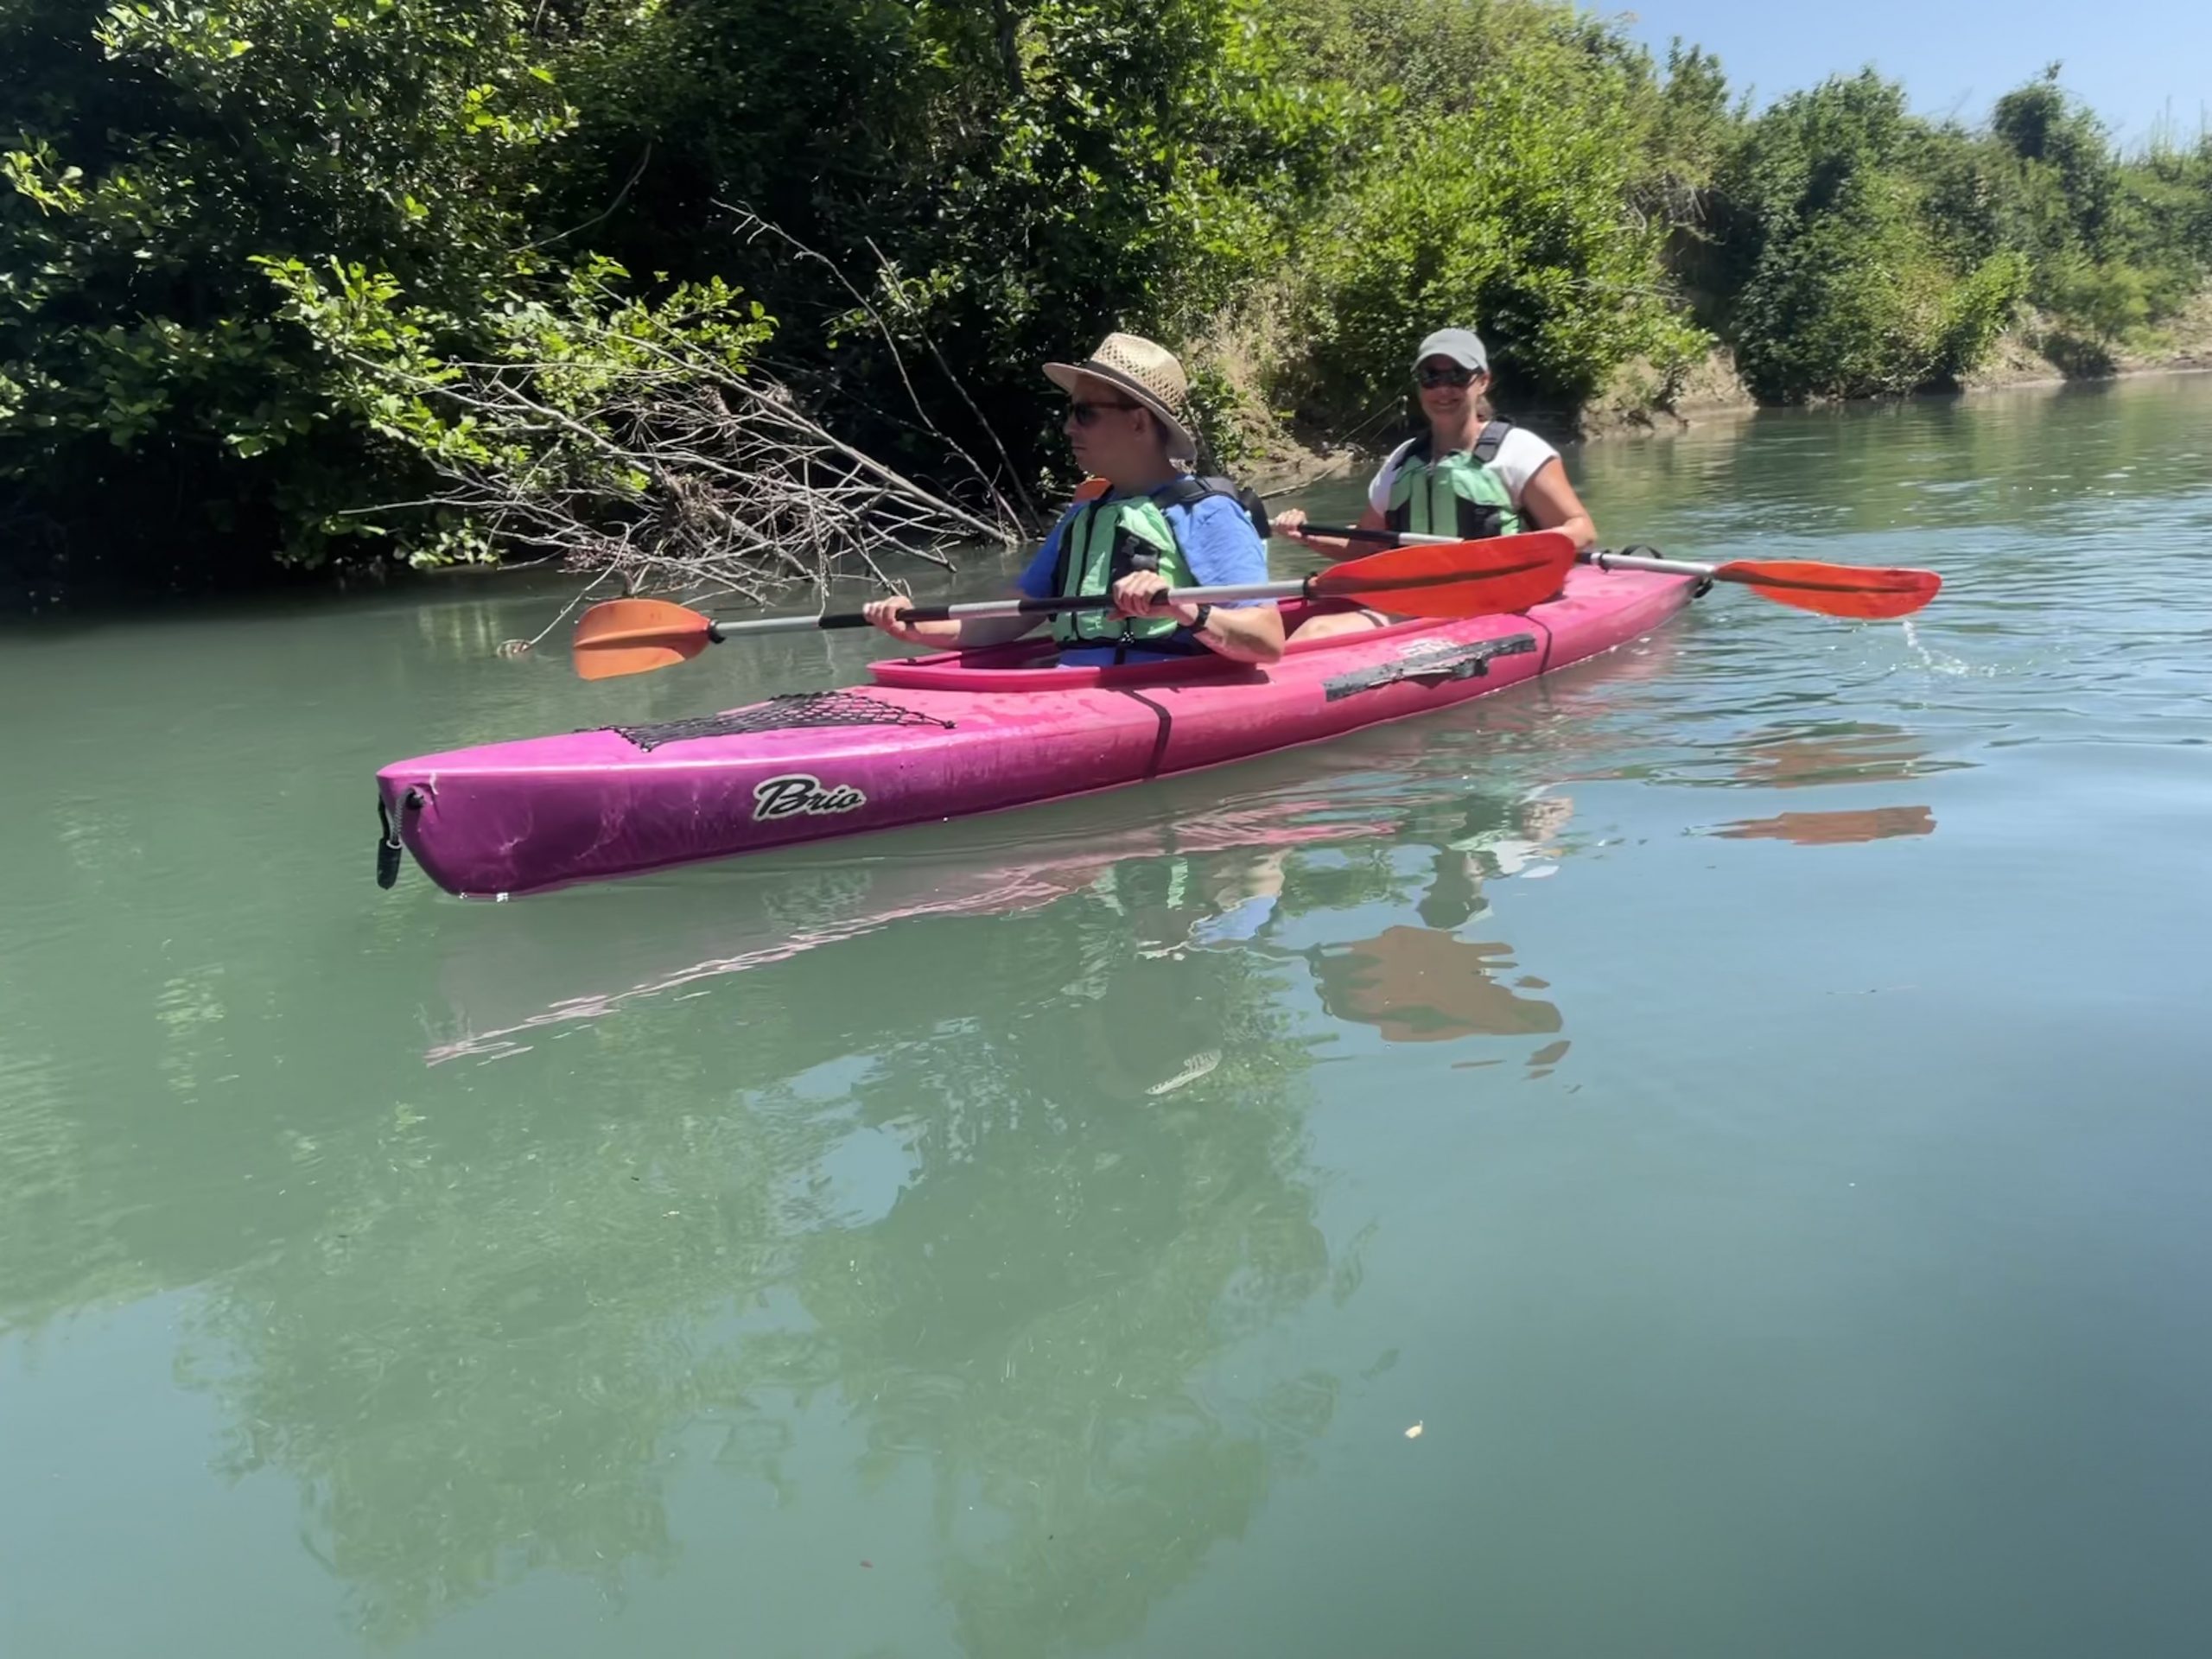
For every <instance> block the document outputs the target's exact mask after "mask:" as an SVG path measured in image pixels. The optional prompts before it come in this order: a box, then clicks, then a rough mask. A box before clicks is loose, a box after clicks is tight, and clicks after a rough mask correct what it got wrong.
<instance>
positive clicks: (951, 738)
mask: <svg viewBox="0 0 2212 1659" xmlns="http://www.w3.org/2000/svg"><path fill="white" fill-rule="evenodd" d="M1694 586H1695V584H1694V580H1693V579H1691V578H1688V577H1684V576H1676V575H1650V574H1645V573H1641V572H1634V571H1599V570H1595V569H1589V568H1587V567H1580V566H1579V567H1577V568H1575V569H1573V570H1572V571H1570V572H1569V573H1568V575H1567V582H1566V586H1565V588H1563V589H1562V591H1561V592H1560V595H1559V597H1557V598H1556V599H1554V600H1551V601H1548V602H1546V603H1544V604H1541V605H1537V606H1535V607H1531V608H1530V609H1529V610H1527V611H1524V612H1516V613H1510V614H1506V615H1498V616H1485V617H1474V618H1469V619H1465V620H1455V621H1443V622H1438V621H1416V622H1406V623H1401V624H1399V625H1398V626H1395V627H1389V628H1377V629H1374V630H1372V631H1370V632H1364V633H1351V634H1337V635H1331V636H1326V637H1324V638H1322V639H1316V640H1313V641H1312V642H1310V643H1307V644H1300V642H1298V641H1296V640H1293V641H1292V642H1291V645H1290V646H1289V648H1288V649H1287V651H1286V652H1284V654H1283V657H1282V658H1281V661H1280V662H1277V663H1275V664H1272V665H1270V666H1268V667H1266V668H1255V667H1252V666H1249V665H1247V664H1236V663H1231V662H1229V661H1227V660H1225V659H1224V658H1217V657H1211V656H1208V657H1199V658H1187V659H1183V660H1178V661H1173V662H1169V663H1163V664H1142V665H1138V664H1131V665H1128V666H1124V667H1120V668H1063V667H1059V666H1058V665H1056V664H1052V663H1051V660H1050V659H1051V657H1052V644H1051V642H1050V641H1049V640H1037V641H1023V642H1020V643H1018V644H1015V645H1009V646H1002V647H999V648H996V649H994V650H990V651H980V652H940V653H938V654H935V655H931V656H926V657H914V658H887V659H885V660H881V661H878V662H875V663H872V664H869V679H868V683H867V684H866V685H865V686H861V687H851V688H846V689H841V690H830V691H817V692H802V693H798V694H793V695H789V696H778V697H771V698H769V699H768V700H767V701H766V702H757V703H753V704H750V705H748V706H747V707H745V708H742V709H728V710H726V711H723V712H721V713H719V714H712V715H697V716H694V717H691V718H689V719H684V720H677V721H664V722H659V723H656V724H652V725H639V726H611V727H606V728H600V729H597V730H591V731H582V732H570V733H565V734H559V735H554V736H546V737H535V738H524V739H520V740H518V741H510V742H503V743H488V744H485V745H482V746H480V747H475V748H467V749H454V750H450V751H448V752H446V753H441V754H428V755H423V756H420V757H418V758H416V759H415V760H402V761H398V762H396V763H394V764H393V765H391V766H385V768H384V769H383V770H382V771H380V772H378V774H377V789H378V807H379V810H380V812H381V814H382V821H383V823H384V829H385V836H384V848H383V855H382V856H381V857H380V858H379V861H378V879H379V880H380V881H382V882H384V883H385V885H387V886H388V885H390V884H391V880H393V879H394V877H396V875H397V862H398V855H399V850H400V849H402V848H404V849H406V851H408V852H410V853H411V854H412V855H414V857H415V861H416V863H418V864H420V865H421V866H422V867H423V870H424V872H425V873H426V874H429V877H430V879H431V880H433V881H435V883H437V885H438V886H439V887H442V888H444V889H445V890H446V891H447V892H448V893H457V894H460V895H461V896H462V897H505V896H506V895H509V894H513V893H534V892H537V891H540V890H543V889H545V888H549V887H564V886H567V885H569V884H571V883H575V882H580V881H593V880H608V879H611V878H614V877H620V876H626V875H637V874H643V873H645V872H646V871H650V870H658V869H664V868H669V867H671V866H674V865H679V864H686V863H693V862H696V861H702V860H709V859H721V858H729V857H733V856H735V855H740V854H745V853H753V852H760V851H763V850H766V849H770V848H774V847H785V846H790V845H791V844H793V843H795V842H809V841H819V840H825V839H828V838H829V837H831V836H849V835H855V834H860V833H862V832H865V831H868V830H874V829H893V828H896V827H898V826H899V825H902V824H912V823H925V822H929V821H932V820H938V819H944V818H953V817H966V816H969V815H972V814H976V813H981V812H991V811H998V810H1003V809H1005V808H1007V807H1014V806H1027V805H1031V804H1036V803H1038V802H1041V801H1047V800H1053V799H1058V798H1061V797H1064V796H1071V795H1080V794H1086V793H1089V792H1091V791H1096V790H1103V789H1113V788H1117V787H1119V786H1121V785H1127V784H1135V783H1141V782H1143V781H1145V780H1146V779H1152V778H1159V777H1164V776H1166V775H1168V774H1170V773H1173V772H1191V771H1195V770H1197V769H1198V768H1200V767H1204V766H1220V765H1223V764H1224V763H1226V762H1229V761H1234V760H1249V759H1250V758H1252V757H1254V756H1256V755H1260V754H1264V753H1268V752H1270V751H1272V750H1275V749H1281V748H1287V747H1292V746H1293V745H1296V744H1301V743H1312V742H1317V741H1321V740H1324V739H1327V738H1332V737H1337V736H1340V735H1341V734H1344V733H1346V732H1350V731H1353V730H1356V729H1357V728H1361V727H1364V726H1373V725H1377V724H1380V723H1382V722H1383V721H1395V720H1403V719H1406V718H1408V717H1409V716H1412V715H1421V714H1427V713H1431V712H1433V711H1434V710H1437V709H1445V708H1449V707H1451V706H1452V704H1454V703H1459V702H1465V701H1467V700H1468V699H1469V698H1471V697H1478V696H1484V695H1486V694H1488V693H1490V692H1493V691H1500V690H1504V689H1505V688H1507V687H1508V686H1512V685H1517V684H1519V683H1521V682H1522V681H1524V680H1530V679H1534V678H1535V677H1537V676H1539V675H1541V674H1545V673H1548V672H1549V671H1552V670H1554V669H1559V668H1564V667H1566V666H1567V664H1571V663H1577V662H1580V661H1583V660H1584V659H1586V658H1590V657H1594V656H1597V655H1599V653H1601V652H1607V651H1611V650H1612V649H1613V648H1614V647H1616V646H1618V645H1624V644H1625V643H1627V642H1628V641H1630V640H1631V639H1636V638H1637V637H1638V636H1639V635H1641V634H1643V633H1646V632H1649V631H1650V630H1651V629H1653V628H1654V627H1656V626H1659V625H1660V624H1661V623H1662V622H1664V621H1665V620H1667V619H1668V618H1669V617H1670V616H1671V615H1673V614H1674V613H1675V611H1677V610H1679V609H1681V607H1682V606H1683V605H1684V604H1686V603H1687V602H1688V600H1689V598H1690V595H1691V593H1692V592H1693V590H1694ZM1300 608H1301V607H1300V605H1299V604H1298V603H1296V602H1293V603H1291V604H1287V605H1286V606H1285V607H1283V609H1284V613H1285V620H1286V622H1287V623H1289V624H1293V625H1294V624H1295V622H1296V620H1297V619H1298V616H1299V614H1300Z"/></svg>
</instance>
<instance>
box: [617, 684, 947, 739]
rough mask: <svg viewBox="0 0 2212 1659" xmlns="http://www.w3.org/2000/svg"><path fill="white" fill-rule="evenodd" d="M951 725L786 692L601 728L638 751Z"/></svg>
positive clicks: (853, 696)
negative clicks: (807, 730) (802, 731)
mask: <svg viewBox="0 0 2212 1659" xmlns="http://www.w3.org/2000/svg"><path fill="white" fill-rule="evenodd" d="M952 725H953V722H952V721H949V720H939V719H938V718H937V717H936V716H935V715H925V714H922V713H920V712H918V711H917V710H915V709H901V708H900V707H899V705H898V704H897V703H895V702H884V701H882V700H881V699H880V698H878V697H871V696H867V695H865V694H864V693H861V692H859V691H791V692H786V693H785V694H784V695H783V696H775V697H770V698H769V699H768V700H767V701H766V702H756V703H754V704H753V705H752V706H751V707H750V708H747V709H724V710H723V711H722V712H721V714H718V715H690V716H689V717H687V718H685V719H683V720H664V721H658V722H656V723H654V724H652V725H649V726H610V727H608V728H607V730H608V731H611V732H614V733H617V734H620V735H621V736H622V737H625V738H627V739H628V740H629V741H631V742H632V743H634V744H636V745H637V746H638V747H639V748H641V749H656V748H658V747H660V746H661V745H662V744H664V743H683V742H686V741H690V739H692V738H697V737H734V736H736V735H737V734H740V733H741V732H782V731H791V730H794V729H796V728H802V727H808V726H936V727H938V728H942V729H944V730H945V731H950V730H951V729H952Z"/></svg>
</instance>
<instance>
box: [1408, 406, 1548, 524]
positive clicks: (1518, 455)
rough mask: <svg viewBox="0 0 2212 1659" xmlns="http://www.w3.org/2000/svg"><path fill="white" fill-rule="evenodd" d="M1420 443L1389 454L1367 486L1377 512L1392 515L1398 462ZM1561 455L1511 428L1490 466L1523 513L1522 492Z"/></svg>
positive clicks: (1524, 430) (1524, 431)
mask: <svg viewBox="0 0 2212 1659" xmlns="http://www.w3.org/2000/svg"><path fill="white" fill-rule="evenodd" d="M1418 441H1419V440H1417V439H1414V438H1408V439H1407V440H1406V441H1405V442H1403V443H1402V444H1400V445H1399V446H1398V447H1397V448H1395V449H1393V450H1392V451H1391V452H1390V454H1389V459H1388V460H1387V461H1384V462H1383V470H1382V471H1381V472H1379V473H1377V474H1375V480H1374V482H1372V483H1370V485H1369V486H1367V501H1368V505H1370V506H1371V507H1373V508H1374V509H1375V511H1376V512H1389V511H1390V481H1391V480H1392V478H1393V477H1394V476H1395V474H1396V473H1397V470H1398V462H1399V461H1402V460H1403V459H1404V457H1405V453H1406V451H1407V450H1408V449H1410V448H1413V447H1414V444H1415V443H1416V442H1418ZM1558 459H1559V451H1558V450H1556V449H1554V448H1552V447H1551V445H1549V444H1548V443H1546V442H1544V441H1543V440H1542V439H1541V438H1540V437H1538V436H1537V435H1535V433H1533V432H1531V431H1529V429H1528V428H1527V427H1525V426H1515V427H1508V428H1507V429H1506V433H1505V442H1503V443H1501V444H1499V445H1498V446H1497V457H1496V459H1494V460H1493V461H1491V464H1490V469H1491V471H1492V472H1493V473H1496V474H1497V476H1498V480H1499V481H1500V482H1501V483H1503V485H1504V486H1505V487H1506V490H1507V492H1508V493H1510V495H1511V496H1512V498H1513V510H1514V511H1515V512H1520V511H1521V494H1522V491H1524V490H1526V489H1527V488H1528V487H1529V480H1530V479H1532V478H1534V477H1535V475H1536V474H1538V473H1539V472H1541V470H1542V469H1543V465H1544V463H1545V462H1546V461H1557V460H1558Z"/></svg>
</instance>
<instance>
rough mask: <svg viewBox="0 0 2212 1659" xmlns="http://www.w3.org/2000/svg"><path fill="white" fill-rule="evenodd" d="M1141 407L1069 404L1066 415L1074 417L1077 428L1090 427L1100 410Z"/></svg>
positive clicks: (1133, 405) (1134, 405) (1135, 405)
mask: <svg viewBox="0 0 2212 1659" xmlns="http://www.w3.org/2000/svg"><path fill="white" fill-rule="evenodd" d="M1141 407H1142V405H1141V404H1082V403H1077V404H1069V405H1068V413H1069V414H1071V415H1072V416H1075V423H1076V424H1077V426H1089V425H1090V423H1092V422H1093V421H1095V420H1096V419H1097V418H1098V416H1099V411H1100V410H1108V409H1139V408H1141Z"/></svg>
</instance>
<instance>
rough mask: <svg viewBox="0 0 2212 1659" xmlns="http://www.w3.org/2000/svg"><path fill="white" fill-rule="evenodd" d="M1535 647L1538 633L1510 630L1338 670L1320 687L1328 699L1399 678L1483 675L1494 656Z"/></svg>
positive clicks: (1517, 654) (1519, 654)
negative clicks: (1502, 634)
mask: <svg viewBox="0 0 2212 1659" xmlns="http://www.w3.org/2000/svg"><path fill="white" fill-rule="evenodd" d="M1535 648H1536V636H1535V634H1533V633H1514V634H1508V635H1507V636H1506V637H1505V638H1503V639H1478V640H1476V641H1475V642H1474V643H1473V644H1472V645H1453V646H1449V647H1446V649H1445V650H1442V651H1430V652H1422V653H1421V655H1419V656H1417V657H1406V658H1401V659H1400V660H1398V661H1397V662H1395V663H1377V664H1376V665H1375V666H1374V667H1372V668H1362V669H1357V670H1355V671H1352V672H1351V673H1350V674H1339V675H1338V676H1337V677H1336V678H1334V679H1332V680H1324V681H1322V682H1321V690H1322V693H1323V695H1324V696H1325V697H1326V698H1327V700H1328V701H1329V702H1336V701H1338V699H1339V698H1341V697H1349V696H1355V695H1357V693H1359V692H1362V691H1372V690H1374V689H1375V688H1376V686H1378V685H1395V684H1396V683H1398V682H1399V681H1400V680H1471V679H1480V678H1481V677H1483V676H1484V675H1485V674H1487V673H1489V672H1490V664H1491V658H1493V657H1518V656H1521V655H1522V654H1523V653H1525V652H1531V651H1534V650H1535Z"/></svg>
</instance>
